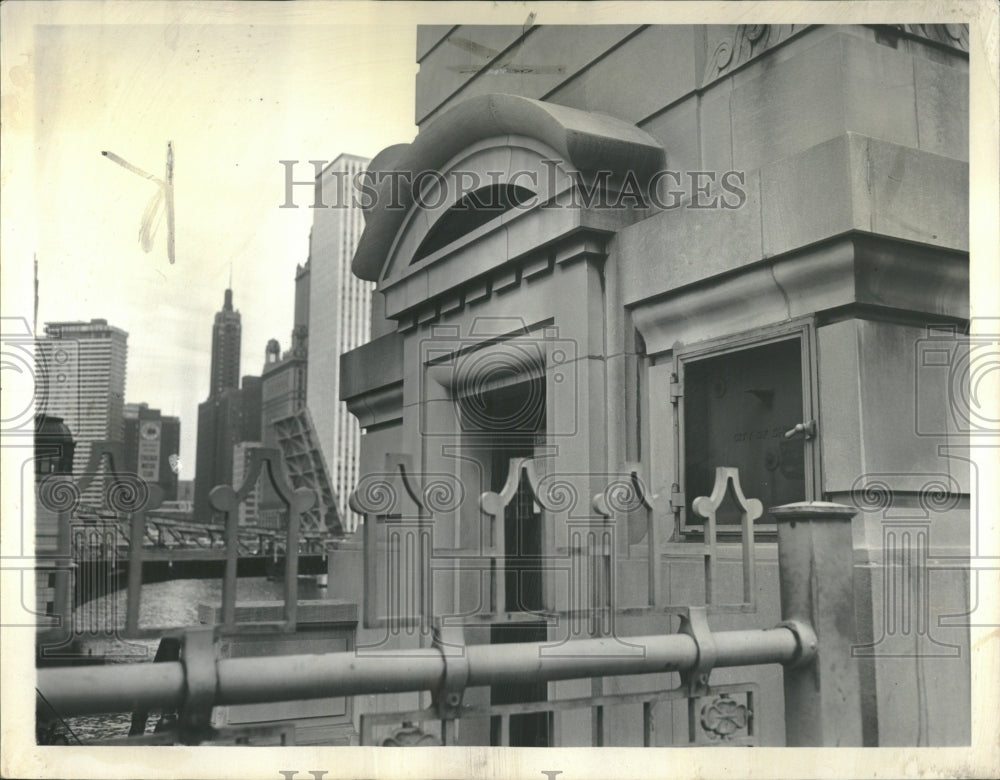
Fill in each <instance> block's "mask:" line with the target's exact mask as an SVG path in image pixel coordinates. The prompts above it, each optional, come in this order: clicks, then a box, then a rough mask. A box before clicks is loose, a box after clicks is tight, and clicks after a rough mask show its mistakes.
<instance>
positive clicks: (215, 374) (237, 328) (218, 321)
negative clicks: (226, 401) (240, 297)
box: [208, 288, 242, 397]
mask: <svg viewBox="0 0 1000 780" xmlns="http://www.w3.org/2000/svg"><path fill="white" fill-rule="evenodd" d="M241 336H242V325H241V323H240V313H239V312H238V311H234V310H233V291H232V290H231V289H228V288H227V289H226V294H225V298H224V299H223V304H222V309H221V310H220V311H217V312H216V313H215V324H214V325H213V326H212V386H211V388H210V389H209V392H208V394H209V397H211V396H213V395H217V394H218V393H221V392H222V391H223V390H225V389H226V388H227V387H239V383H240V340H241Z"/></svg>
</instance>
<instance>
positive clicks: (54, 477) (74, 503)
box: [38, 474, 81, 512]
mask: <svg viewBox="0 0 1000 780" xmlns="http://www.w3.org/2000/svg"><path fill="white" fill-rule="evenodd" d="M80 497H81V494H80V488H79V487H77V485H76V483H75V482H73V478H72V477H70V476H68V475H66V474H49V475H47V476H46V477H44V478H43V479H42V480H41V482H40V483H39V485H38V501H39V503H40V504H41V505H42V506H43V507H45V508H46V509H48V510H49V511H51V512H75V511H76V510H77V509H78V508H79V507H80Z"/></svg>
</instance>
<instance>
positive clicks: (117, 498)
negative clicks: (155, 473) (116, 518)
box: [104, 474, 149, 512]
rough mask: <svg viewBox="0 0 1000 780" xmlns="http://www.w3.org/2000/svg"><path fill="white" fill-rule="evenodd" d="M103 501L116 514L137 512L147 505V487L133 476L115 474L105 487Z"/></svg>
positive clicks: (143, 481) (137, 477) (142, 480)
mask: <svg viewBox="0 0 1000 780" xmlns="http://www.w3.org/2000/svg"><path fill="white" fill-rule="evenodd" d="M104 500H105V502H106V503H107V505H108V506H109V507H111V508H112V509H113V510H115V511H116V512H137V511H139V510H140V509H142V508H144V507H145V506H146V505H147V504H148V503H149V485H147V484H146V480H144V479H142V478H141V477H139V476H136V475H134V474H128V475H124V474H116V475H115V476H114V477H112V478H111V479H110V480H109V481H108V483H107V485H106V487H105V490H104Z"/></svg>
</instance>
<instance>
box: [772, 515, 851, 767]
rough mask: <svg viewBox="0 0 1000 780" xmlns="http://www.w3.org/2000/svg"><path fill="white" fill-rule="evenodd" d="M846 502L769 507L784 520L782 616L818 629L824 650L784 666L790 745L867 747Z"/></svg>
mask: <svg viewBox="0 0 1000 780" xmlns="http://www.w3.org/2000/svg"><path fill="white" fill-rule="evenodd" d="M856 512H857V510H856V509H854V508H853V507H848V506H844V505H842V504H831V503H827V502H825V501H807V502H802V503H797V504H786V505H785V506H779V507H775V508H774V509H771V514H772V515H773V516H774V518H775V520H776V521H777V524H778V565H779V577H780V582H781V585H780V587H781V615H782V618H783V619H784V620H786V621H798V622H800V623H806V624H808V625H809V626H811V627H812V629H813V631H814V632H815V634H816V640H817V650H818V652H817V653H816V655H815V656H814V657H813V658H812V660H811V661H809V662H807V663H804V664H800V665H792V666H787V667H785V732H786V743H787V745H788V746H789V747H800V746H809V747H861V745H862V741H861V682H860V676H859V672H858V664H857V661H856V660H855V659H854V658H853V657H852V655H851V648H852V647H853V646H854V645H856V644H857V632H856V629H855V622H854V587H853V576H854V567H853V546H852V542H851V518H852V517H853V516H854V515H855V514H856Z"/></svg>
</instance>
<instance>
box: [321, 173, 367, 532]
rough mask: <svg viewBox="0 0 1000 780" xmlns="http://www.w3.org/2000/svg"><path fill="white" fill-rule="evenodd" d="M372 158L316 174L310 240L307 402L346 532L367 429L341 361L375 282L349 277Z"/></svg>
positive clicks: (361, 339)
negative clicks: (346, 399) (348, 396)
mask: <svg viewBox="0 0 1000 780" xmlns="http://www.w3.org/2000/svg"><path fill="white" fill-rule="evenodd" d="M369 162H370V160H368V159H365V158H363V157H356V156H354V155H349V154H342V155H340V156H339V157H338V158H337V159H335V160H334V161H333V162H332V163H330V165H328V166H327V167H326V168H325V169H324V170H323V171H322V172H321V173H320V175H319V176H318V177H317V180H316V186H317V187H318V188H320V189H321V194H322V198H323V202H324V203H325V204H327V205H328V206H330V208H325V209H317V210H316V212H315V214H314V216H313V229H312V235H311V237H310V241H309V244H310V246H309V255H310V262H309V265H310V276H311V279H310V283H309V331H308V332H309V374H308V381H307V385H306V402H307V403H308V406H309V412H310V414H311V415H312V419H313V424H314V425H315V428H316V432H317V435H318V438H319V442H320V447H321V449H322V452H323V457H324V458H325V460H326V463H327V466H328V468H329V472H330V478H331V480H332V486H333V491H334V494H335V495H336V496H337V500H338V502H339V505H340V506H339V507H338V508H339V510H340V516H341V517H342V518H344V520H345V524H346V526H347V528H348V530H352V529H353V528H354V527H355V525H356V521H357V519H358V518H356V517H353V515H352V513H351V512H350V510H349V509H348V507H347V497H348V496H349V495H350V494H351V491H352V490H353V489H354V487H355V485H356V483H357V479H358V452H359V446H360V437H361V430H360V427H359V426H358V421H357V420H356V419H355V418H354V417H353V416H352V415H351V414H349V413H348V411H347V406H346V405H345V404H343V403H341V401H340V356H341V355H342V354H343V353H345V352H348V351H349V350H352V349H354V348H355V347H358V346H360V345H361V344H363V343H365V342H366V341H368V337H369V333H370V325H369V319H370V317H369V314H370V311H371V292H372V287H373V285H372V284H371V282H366V281H363V280H362V279H359V278H358V277H357V276H355V275H354V274H352V273H351V259H352V258H353V257H354V250H355V249H356V248H357V245H358V240H359V239H360V238H361V232H362V231H363V230H364V216H363V213H362V209H361V206H360V204H359V203H358V200H359V197H358V191H357V188H356V187H355V183H356V182H358V181H359V177H360V175H361V174H363V173H364V171H365V169H366V168H367V166H368V163H369Z"/></svg>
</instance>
